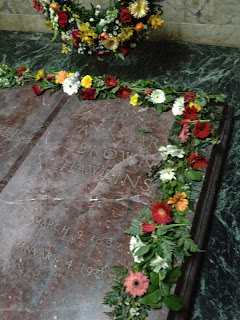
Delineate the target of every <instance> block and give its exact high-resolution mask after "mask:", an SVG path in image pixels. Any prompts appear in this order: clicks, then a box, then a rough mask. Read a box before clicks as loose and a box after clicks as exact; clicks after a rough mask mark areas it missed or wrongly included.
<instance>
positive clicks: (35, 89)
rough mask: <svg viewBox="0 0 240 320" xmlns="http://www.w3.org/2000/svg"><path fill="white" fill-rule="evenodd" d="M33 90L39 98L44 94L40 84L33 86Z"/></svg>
mask: <svg viewBox="0 0 240 320" xmlns="http://www.w3.org/2000/svg"><path fill="white" fill-rule="evenodd" d="M32 89H33V92H34V93H35V94H36V95H37V96H40V95H41V94H43V87H41V86H39V85H38V84H34V85H33V86H32Z"/></svg>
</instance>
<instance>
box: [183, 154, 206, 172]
mask: <svg viewBox="0 0 240 320" xmlns="http://www.w3.org/2000/svg"><path fill="white" fill-rule="evenodd" d="M188 160H189V163H190V165H191V166H192V167H193V168H194V169H201V168H206V167H207V165H208V163H209V161H208V159H207V158H205V157H204V156H202V155H201V154H195V153H191V156H190V157H189V158H188Z"/></svg>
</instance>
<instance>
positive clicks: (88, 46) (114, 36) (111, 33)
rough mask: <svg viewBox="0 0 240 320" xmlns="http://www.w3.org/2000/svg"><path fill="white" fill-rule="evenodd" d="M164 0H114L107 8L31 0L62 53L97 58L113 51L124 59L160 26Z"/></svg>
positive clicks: (70, 0) (70, 1) (73, 0)
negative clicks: (42, 14)
mask: <svg viewBox="0 0 240 320" xmlns="http://www.w3.org/2000/svg"><path fill="white" fill-rule="evenodd" d="M163 1H164V0H157V1H156V0H130V1H129V0H122V1H120V0H114V1H110V3H109V6H108V7H107V8H102V7H101V6H100V5H97V6H96V7H95V6H93V5H92V4H91V8H90V9H87V8H85V7H84V5H83V4H79V3H78V2H77V1H76V0H34V1H33V7H34V8H35V9H36V10H37V11H39V12H43V13H44V15H45V16H46V25H47V27H49V28H50V29H51V30H54V39H55V38H56V37H57V35H58V34H60V35H61V38H62V40H63V42H64V44H63V45H62V53H68V52H70V51H72V48H75V49H77V52H78V53H79V54H88V55H92V54H96V55H97V56H98V57H99V58H102V57H104V56H105V55H107V54H115V55H117V56H119V57H120V58H122V59H124V57H125V56H126V55H128V54H129V53H130V51H131V50H132V49H133V48H135V47H136V43H137V42H138V41H139V40H141V39H144V38H146V37H147V35H148V34H149V32H150V30H151V29H157V28H159V27H161V26H162V24H163V20H162V19H160V17H159V16H160V15H161V14H162V13H163V11H162V5H161V2H163Z"/></svg>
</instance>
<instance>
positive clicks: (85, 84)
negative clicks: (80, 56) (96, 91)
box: [81, 75, 92, 88]
mask: <svg viewBox="0 0 240 320" xmlns="http://www.w3.org/2000/svg"><path fill="white" fill-rule="evenodd" d="M81 84H82V86H83V87H84V88H90V87H91V85H92V78H91V76H89V75H87V76H85V77H83V78H82V80H81Z"/></svg>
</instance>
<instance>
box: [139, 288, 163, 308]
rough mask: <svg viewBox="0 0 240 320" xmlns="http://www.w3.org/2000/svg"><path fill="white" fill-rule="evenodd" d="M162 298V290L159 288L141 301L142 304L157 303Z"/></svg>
mask: <svg viewBox="0 0 240 320" xmlns="http://www.w3.org/2000/svg"><path fill="white" fill-rule="evenodd" d="M161 300H162V290H161V289H157V290H155V291H154V292H152V293H150V294H147V295H145V296H144V297H143V298H141V299H139V302H140V303H142V304H147V305H150V304H157V303H159V302H160V301H161Z"/></svg>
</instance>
